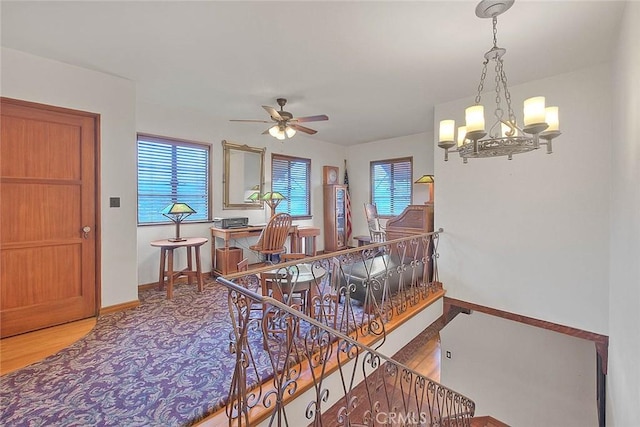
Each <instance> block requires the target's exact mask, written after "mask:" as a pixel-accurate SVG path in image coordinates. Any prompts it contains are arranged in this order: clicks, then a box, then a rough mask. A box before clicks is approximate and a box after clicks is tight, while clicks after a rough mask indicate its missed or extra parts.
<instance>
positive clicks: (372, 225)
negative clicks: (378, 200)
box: [364, 203, 387, 243]
mask: <svg viewBox="0 0 640 427" xmlns="http://www.w3.org/2000/svg"><path fill="white" fill-rule="evenodd" d="M364 214H365V216H366V218H367V226H368V227H369V235H370V236H371V243H380V242H384V241H385V240H387V233H386V232H385V230H384V227H383V226H382V224H380V217H379V216H378V208H377V207H376V205H374V204H373V203H365V204H364Z"/></svg>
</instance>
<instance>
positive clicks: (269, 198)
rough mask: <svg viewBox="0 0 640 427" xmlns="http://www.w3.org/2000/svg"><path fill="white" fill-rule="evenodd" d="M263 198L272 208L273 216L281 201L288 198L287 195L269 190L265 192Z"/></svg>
mask: <svg viewBox="0 0 640 427" xmlns="http://www.w3.org/2000/svg"><path fill="white" fill-rule="evenodd" d="M261 198H262V200H264V201H265V203H266V204H268V205H269V207H270V208H271V216H273V215H274V214H275V213H276V207H277V206H278V205H279V204H280V202H281V201H283V200H284V199H286V197H284V196H283V195H282V194H281V193H278V192H277V191H269V192H268V193H264V194H263V195H262V197H261Z"/></svg>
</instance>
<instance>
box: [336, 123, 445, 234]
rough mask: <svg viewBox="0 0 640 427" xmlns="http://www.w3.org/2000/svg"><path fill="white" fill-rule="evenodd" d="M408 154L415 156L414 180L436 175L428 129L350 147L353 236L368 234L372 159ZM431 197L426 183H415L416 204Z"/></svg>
mask: <svg viewBox="0 0 640 427" xmlns="http://www.w3.org/2000/svg"><path fill="white" fill-rule="evenodd" d="M425 120H426V119H425ZM409 156H412V157H413V180H414V181H415V180H416V179H418V178H420V177H421V176H422V175H425V174H433V133H431V132H425V133H419V134H416V135H409V136H401V137H397V138H391V139H384V140H381V141H375V142H370V143H367V144H359V145H353V146H349V147H347V159H348V160H347V168H348V172H349V194H350V195H351V212H352V213H351V217H352V221H353V233H352V235H353V236H358V235H362V234H364V235H369V229H368V227H367V221H366V218H365V214H364V204H365V203H368V202H369V201H370V200H371V189H370V185H369V182H370V181H369V177H370V162H372V161H376V160H385V159H395V158H400V157H409ZM343 175H344V164H342V165H341V167H340V176H341V177H342V176H343ZM435 179H436V186H437V185H438V178H437V177H436V178H435ZM428 198H429V192H428V186H427V185H425V184H414V185H413V204H418V205H419V204H422V203H424V202H426V201H427V199H428ZM436 228H437V219H436Z"/></svg>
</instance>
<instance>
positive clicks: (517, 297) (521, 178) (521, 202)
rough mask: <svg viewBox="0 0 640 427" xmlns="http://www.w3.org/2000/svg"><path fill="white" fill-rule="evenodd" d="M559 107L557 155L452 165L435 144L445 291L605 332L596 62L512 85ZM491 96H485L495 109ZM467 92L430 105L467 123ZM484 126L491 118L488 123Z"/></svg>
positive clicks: (605, 214)
mask: <svg viewBox="0 0 640 427" xmlns="http://www.w3.org/2000/svg"><path fill="white" fill-rule="evenodd" d="M510 90H511V97H512V100H513V105H514V108H516V111H515V113H516V115H517V116H519V117H520V120H521V115H522V102H523V100H524V99H525V98H528V97H530V96H535V95H541V94H542V95H546V97H547V105H558V106H560V127H561V129H562V132H563V135H561V136H560V137H559V138H558V139H557V140H556V141H555V143H554V153H553V154H551V155H547V154H546V153H545V149H544V148H542V149H540V150H539V151H536V152H533V153H527V154H521V155H518V156H515V157H514V159H513V160H511V161H509V160H507V159H506V157H500V158H492V159H477V160H470V161H469V163H468V164H466V165H464V164H463V163H462V161H461V160H460V159H459V158H458V157H457V155H456V154H455V153H454V154H452V155H451V156H450V160H449V161H448V162H446V163H445V162H444V160H443V150H442V149H440V148H438V147H437V146H436V147H435V148H434V150H436V157H435V172H436V183H437V185H436V187H435V192H436V194H435V199H436V203H435V216H436V219H437V224H438V225H439V226H442V227H443V228H444V230H445V233H444V234H443V235H442V238H441V239H440V247H439V249H440V259H439V271H440V279H441V280H442V282H443V283H444V284H445V286H446V288H447V295H448V296H450V297H453V298H458V299H462V300H466V301H472V302H474V303H476V304H482V305H485V306H489V307H494V308H498V309H502V310H506V311H510V312H515V313H518V314H523V315H526V316H530V317H534V318H538V319H543V320H547V321H550V322H555V323H559V324H562V325H567V326H572V327H575V328H579V329H584V330H587V331H592V332H596V333H601V334H607V332H608V300H609V291H608V280H609V268H608V265H609V264H608V259H609V244H608V241H609V192H610V184H611V179H610V176H611V137H610V135H611V85H610V70H609V67H608V65H601V66H596V67H592V68H589V69H584V70H580V71H576V72H573V73H568V74H564V75H558V76H554V77H551V78H548V79H544V80H538V81H533V82H529V83H526V84H522V85H518V86H514V87H511V88H510ZM493 99H494V96H493V95H492V94H491V93H489V94H486V95H485V96H484V97H483V102H484V103H485V111H492V110H493V109H492V108H489V107H490V104H491V103H492V102H493ZM471 104H473V98H472V97H469V98H468V99H463V100H458V101H454V102H450V103H447V104H443V105H439V106H436V113H435V120H434V123H438V122H439V120H441V119H444V118H455V119H456V120H457V125H460V122H461V120H463V119H464V117H463V115H464V108H465V107H466V106H468V105H471ZM489 126H490V122H489V114H487V128H488V127H489Z"/></svg>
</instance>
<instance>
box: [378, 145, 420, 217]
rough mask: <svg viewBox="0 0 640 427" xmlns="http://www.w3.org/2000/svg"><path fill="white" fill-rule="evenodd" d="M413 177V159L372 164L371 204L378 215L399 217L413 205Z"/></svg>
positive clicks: (380, 161)
mask: <svg viewBox="0 0 640 427" xmlns="http://www.w3.org/2000/svg"><path fill="white" fill-rule="evenodd" d="M412 177H413V159H412V158H411V157H405V158H401V159H391V160H379V161H375V162H371V203H373V204H375V205H376V208H377V209H378V215H380V216H395V215H399V214H400V213H402V211H403V210H404V208H406V207H407V206H409V205H410V204H411V199H412V196H413V193H412V191H413V179H412Z"/></svg>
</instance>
